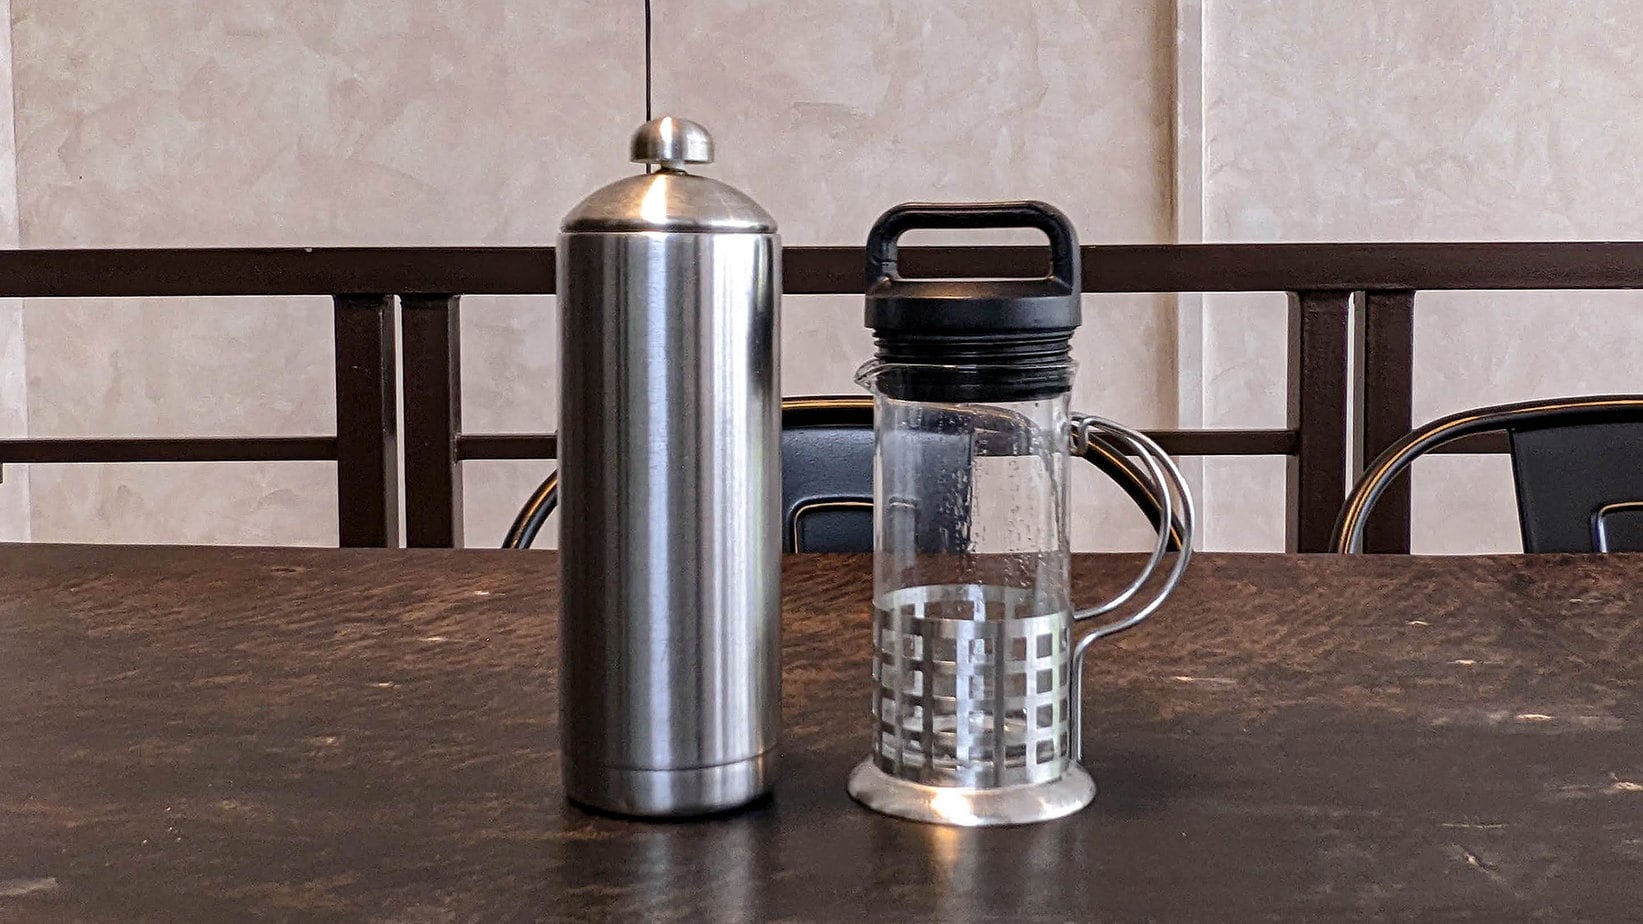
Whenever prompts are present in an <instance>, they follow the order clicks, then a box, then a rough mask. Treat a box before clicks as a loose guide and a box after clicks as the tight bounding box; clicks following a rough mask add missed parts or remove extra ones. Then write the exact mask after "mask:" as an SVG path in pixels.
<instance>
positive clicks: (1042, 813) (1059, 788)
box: [850, 758, 1095, 828]
mask: <svg viewBox="0 0 1643 924" xmlns="http://www.w3.org/2000/svg"><path fill="white" fill-rule="evenodd" d="M850 796H851V798H853V799H855V800H856V801H857V802H860V803H861V804H862V805H865V806H867V807H868V808H870V809H872V810H873V811H875V812H883V813H884V814H886V815H894V816H896V817H897V818H908V819H911V820H913V821H923V822H928V823H930V824H938V825H959V826H961V827H965V828H983V827H992V826H995V825H1025V824H1031V823H1033V822H1035V821H1049V820H1050V819H1052V818H1061V817H1063V816H1065V815H1071V814H1072V813H1073V812H1076V811H1078V810H1079V809H1081V808H1083V807H1084V806H1086V805H1089V804H1090V800H1091V799H1094V798H1095V780H1092V779H1090V775H1089V774H1088V773H1086V772H1085V771H1084V768H1083V767H1080V766H1079V765H1078V764H1073V765H1071V766H1069V767H1068V768H1067V772H1066V773H1064V774H1062V775H1061V777H1060V778H1059V779H1055V780H1051V781H1050V782H1048V783H1023V784H1021V785H1019V786H1001V787H999V788H997V789H963V788H959V787H955V786H926V785H924V784H923V783H910V782H908V781H907V780H902V779H897V778H896V777H893V776H891V775H890V774H888V773H885V772H884V771H883V770H880V769H879V768H878V767H876V766H874V764H873V761H872V759H871V758H869V759H867V760H864V761H862V762H861V763H859V764H857V765H856V769H854V770H852V771H850Z"/></svg>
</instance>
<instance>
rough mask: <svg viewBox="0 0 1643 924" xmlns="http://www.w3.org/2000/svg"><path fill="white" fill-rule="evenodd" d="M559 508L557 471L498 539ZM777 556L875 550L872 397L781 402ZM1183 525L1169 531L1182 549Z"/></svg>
mask: <svg viewBox="0 0 1643 924" xmlns="http://www.w3.org/2000/svg"><path fill="white" fill-rule="evenodd" d="M1084 458H1086V459H1088V460H1089V461H1090V462H1091V463H1092V464H1094V465H1095V466H1096V467H1097V468H1099V469H1100V470H1101V471H1103V472H1105V473H1106V474H1107V475H1108V476H1109V477H1110V478H1112V479H1113V481H1114V482H1116V483H1117V484H1118V486H1119V487H1121V488H1122V489H1123V490H1124V493H1126V494H1128V495H1129V497H1130V499H1131V500H1133V501H1135V504H1136V506H1137V507H1139V508H1140V509H1141V512H1142V513H1143V514H1145V515H1146V517H1147V519H1148V520H1149V521H1150V522H1151V523H1152V524H1153V527H1154V528H1156V527H1157V526H1158V521H1159V517H1160V515H1161V509H1162V508H1161V506H1160V504H1159V499H1158V498H1159V495H1158V491H1159V486H1158V485H1156V484H1153V482H1152V478H1151V476H1150V475H1148V474H1147V473H1146V471H1145V469H1143V468H1141V467H1140V465H1138V464H1137V463H1136V462H1134V461H1133V460H1131V459H1130V458H1129V457H1128V456H1126V455H1125V454H1124V453H1123V452H1120V451H1119V450H1118V448H1117V447H1116V446H1114V445H1113V444H1112V443H1110V442H1107V441H1106V440H1104V439H1101V438H1099V437H1098V436H1095V435H1092V436H1091V438H1090V441H1089V448H1088V449H1087V450H1086V451H1085V453H1084ZM558 503H559V474H558V473H557V472H555V473H553V474H551V475H549V476H548V477H547V478H546V479H545V480H543V482H542V483H541V484H540V485H538V486H537V488H536V490H535V491H534V492H532V493H531V496H530V498H529V499H528V500H526V501H525V505H524V506H523V507H521V508H520V510H519V515H518V516H517V517H515V518H514V521H513V525H512V526H511V527H509V529H508V535H507V538H506V539H504V540H503V543H502V547H503V548H505V549H528V548H530V546H531V543H532V542H534V541H535V540H536V534H537V533H538V532H540V531H541V529H542V525H543V524H544V523H546V522H547V519H548V517H549V516H550V515H551V514H552V513H553V511H554V508H556V507H557V506H558ZM782 521H783V522H782V551H784V552H871V551H872V550H873V400H872V399H871V398H868V397H865V396H863V397H810V398H787V399H784V400H783V401H782ZM1180 538H1181V525H1180V523H1179V521H1177V522H1173V523H1171V526H1170V549H1171V550H1172V551H1179V549H1180Z"/></svg>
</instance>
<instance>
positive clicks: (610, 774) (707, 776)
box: [565, 749, 776, 818]
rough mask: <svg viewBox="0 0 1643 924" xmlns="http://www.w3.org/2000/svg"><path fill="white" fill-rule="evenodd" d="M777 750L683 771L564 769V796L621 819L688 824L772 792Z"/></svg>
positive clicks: (570, 766)
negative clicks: (694, 817)
mask: <svg viewBox="0 0 1643 924" xmlns="http://www.w3.org/2000/svg"><path fill="white" fill-rule="evenodd" d="M775 766H776V753H775V750H774V749H772V750H769V751H765V752H764V753H763V754H759V755H757V756H755V757H751V758H748V759H747V760H738V761H735V762H733V763H728V764H719V765H718V766H714V767H692V768H689V769H681V770H631V769H627V768H623V767H602V766H586V767H584V766H581V765H579V764H577V763H576V762H574V761H571V762H569V763H568V764H567V766H566V768H565V769H566V773H565V795H566V796H567V797H569V799H570V800H571V801H572V802H575V803H577V804H579V805H585V806H588V807H590V808H595V809H598V810H600V811H604V812H610V813H613V814H617V815H632V816H636V817H641V818H684V817H689V816H691V815H710V814H714V813H718V812H724V811H729V810H731V809H735V808H740V807H741V806H743V805H746V804H747V803H749V802H752V801H754V800H756V799H758V798H759V797H761V796H763V795H765V794H766V793H768V792H769V791H770V784H771V782H772V781H773V779H774V776H775Z"/></svg>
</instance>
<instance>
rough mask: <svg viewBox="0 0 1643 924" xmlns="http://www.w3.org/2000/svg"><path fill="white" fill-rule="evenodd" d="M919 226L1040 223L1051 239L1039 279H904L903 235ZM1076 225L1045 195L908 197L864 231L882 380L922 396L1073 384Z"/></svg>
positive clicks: (1008, 395)
mask: <svg viewBox="0 0 1643 924" xmlns="http://www.w3.org/2000/svg"><path fill="white" fill-rule="evenodd" d="M915 228H940V229H956V228H965V229H977V228H1037V229H1039V230H1040V231H1043V232H1044V234H1045V236H1047V237H1048V238H1049V239H1050V272H1049V275H1047V276H1043V277H1041V278H1038V279H903V278H902V277H901V275H900V274H899V272H898V271H897V251H896V242H897V240H898V239H899V238H900V237H901V235H902V234H904V233H906V232H907V231H911V230H913V229H915ZM1079 289H1080V285H1079V255H1078V233H1077V232H1076V231H1074V230H1073V226H1072V222H1071V221H1069V220H1068V219H1067V216H1066V215H1064V214H1062V212H1061V210H1059V209H1057V208H1055V207H1054V206H1052V205H1048V204H1046V203H1043V202H976V203H941V202H909V203H905V204H903V205H898V206H896V207H895V208H892V209H890V210H889V211H888V212H885V213H884V214H883V215H881V216H880V217H879V220H878V221H877V222H876V223H874V225H873V230H872V231H871V232H869V233H868V236H867V318H866V320H867V326H868V327H870V328H872V330H873V335H874V337H875V338H876V341H877V344H878V359H879V361H880V362H882V363H887V364H896V365H902V364H906V365H909V366H916V367H920V368H906V369H886V370H884V372H883V373H882V374H881V376H880V379H879V388H880V390H881V391H884V392H885V393H886V394H889V395H891V396H892V397H897V398H905V399H908V400H916V401H1027V400H1033V399H1036V398H1043V397H1048V396H1050V395H1053V394H1056V393H1058V392H1064V391H1067V390H1068V389H1069V388H1071V384H1072V361H1071V357H1070V343H1071V340H1072V335H1073V331H1074V330H1076V329H1077V328H1078V324H1079V321H1080V319H1081V311H1080V303H1079Z"/></svg>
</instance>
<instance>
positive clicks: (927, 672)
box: [858, 362, 1072, 787]
mask: <svg viewBox="0 0 1643 924" xmlns="http://www.w3.org/2000/svg"><path fill="white" fill-rule="evenodd" d="M917 372H918V370H917V369H916V368H914V367H908V366H903V365H898V364H889V363H881V362H872V363H869V364H868V365H867V366H864V367H863V369H862V371H861V373H860V376H859V379H858V380H859V381H860V382H861V383H862V384H864V385H866V386H867V387H869V388H870V389H871V390H872V391H873V394H874V401H875V408H874V412H875V416H874V421H875V423H874V427H875V437H876V439H875V453H874V557H873V597H874V606H873V613H874V617H873V618H874V627H873V633H874V640H875V644H874V652H873V655H874V679H875V681H876V683H875V686H876V690H875V703H874V711H875V717H876V719H877V725H878V729H877V734H876V740H875V743H874V750H873V755H872V759H873V761H874V763H875V764H876V765H877V766H878V768H879V769H880V770H882V771H884V772H885V773H887V774H890V775H892V776H895V777H897V778H900V779H903V780H907V781H911V782H915V783H920V784H924V785H929V786H958V787H1001V786H1011V785H1016V784H1021V783H1037V782H1045V781H1049V780H1054V779H1056V778H1058V777H1060V776H1061V775H1062V774H1063V773H1065V772H1066V770H1067V766H1068V764H1069V762H1070V760H1071V749H1070V748H1071V742H1070V734H1069V727H1068V725H1069V717H1070V713H1071V704H1070V696H1071V684H1070V677H1069V673H1070V671H1069V667H1070V651H1069V646H1070V641H1071V638H1070V636H1071V630H1072V603H1071V595H1070V588H1069V576H1068V575H1069V565H1070V560H1069V545H1068V537H1067V496H1068V494H1067V466H1068V460H1069V451H1070V448H1071V443H1072V441H1071V437H1070V422H1069V419H1068V403H1067V402H1068V398H1067V394H1066V393H1065V392H1058V393H1055V394H1051V395H1048V396H1042V397H1036V398H1033V399H1030V400H1021V401H1009V402H998V403H982V402H968V403H948V402H937V401H922V400H911V399H908V398H905V397H897V395H898V394H906V393H907V392H908V391H909V389H906V388H899V387H896V386H897V383H898V382H900V381H902V380H903V379H904V378H905V377H906V376H907V375H913V374H917ZM881 384H886V385H888V386H890V387H887V388H885V387H879V386H880V385H881Z"/></svg>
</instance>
